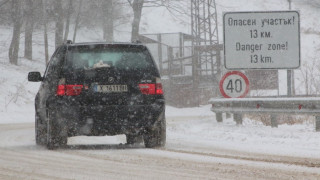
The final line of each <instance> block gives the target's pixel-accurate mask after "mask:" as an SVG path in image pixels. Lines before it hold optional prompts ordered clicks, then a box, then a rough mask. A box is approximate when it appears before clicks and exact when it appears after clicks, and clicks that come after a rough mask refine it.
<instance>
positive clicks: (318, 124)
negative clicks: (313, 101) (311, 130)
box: [316, 116, 320, 132]
mask: <svg viewBox="0 0 320 180" xmlns="http://www.w3.org/2000/svg"><path fill="white" fill-rule="evenodd" d="M316 131H317V132H319V131H320V116H316Z"/></svg>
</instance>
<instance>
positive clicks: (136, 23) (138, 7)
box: [128, 0, 144, 42]
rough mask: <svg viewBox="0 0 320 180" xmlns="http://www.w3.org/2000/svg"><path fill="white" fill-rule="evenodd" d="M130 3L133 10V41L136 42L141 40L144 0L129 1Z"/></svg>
mask: <svg viewBox="0 0 320 180" xmlns="http://www.w3.org/2000/svg"><path fill="white" fill-rule="evenodd" d="M128 2H129V3H130V5H131V7H132V10H133V21H132V31H131V41H132V42H134V41H137V40H139V28H140V21H141V13H142V8H143V3H144V0H133V2H131V1H130V0H128Z"/></svg>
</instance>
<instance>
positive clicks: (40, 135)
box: [35, 112, 47, 146]
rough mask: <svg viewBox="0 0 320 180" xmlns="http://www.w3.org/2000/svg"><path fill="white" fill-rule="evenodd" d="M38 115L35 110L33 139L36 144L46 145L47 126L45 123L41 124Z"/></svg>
mask: <svg viewBox="0 0 320 180" xmlns="http://www.w3.org/2000/svg"><path fill="white" fill-rule="evenodd" d="M40 122H43V121H41V119H40V116H39V115H38V113H37V112H36V114H35V139H36V144H37V145H41V146H43V145H46V144H47V136H46V135H47V131H46V130H47V128H46V126H45V125H43V124H41V123H40Z"/></svg>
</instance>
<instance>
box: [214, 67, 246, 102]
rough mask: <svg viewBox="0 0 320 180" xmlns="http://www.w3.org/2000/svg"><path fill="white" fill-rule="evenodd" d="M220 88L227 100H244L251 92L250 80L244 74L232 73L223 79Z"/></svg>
mask: <svg viewBox="0 0 320 180" xmlns="http://www.w3.org/2000/svg"><path fill="white" fill-rule="evenodd" d="M219 87H220V92H221V94H222V95H223V96H224V97H226V98H243V97H245V96H246V95H247V94H248V92H249V80H248V78H247V77H246V75H244V74H243V73H242V72H239V71H231V72H228V73H227V74H225V75H224V76H223V77H222V79H221V81H220V86H219Z"/></svg>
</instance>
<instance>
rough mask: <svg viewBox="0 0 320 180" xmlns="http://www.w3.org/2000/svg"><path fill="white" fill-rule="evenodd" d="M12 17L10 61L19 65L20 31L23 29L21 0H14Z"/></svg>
mask: <svg viewBox="0 0 320 180" xmlns="http://www.w3.org/2000/svg"><path fill="white" fill-rule="evenodd" d="M11 17H12V22H13V35H12V40H11V44H10V48H9V61H10V63H11V64H15V65H18V54H19V45H20V31H21V24H22V14H21V1H20V0H12V11H11Z"/></svg>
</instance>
